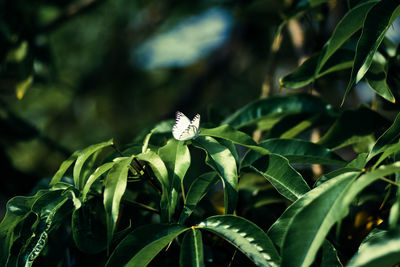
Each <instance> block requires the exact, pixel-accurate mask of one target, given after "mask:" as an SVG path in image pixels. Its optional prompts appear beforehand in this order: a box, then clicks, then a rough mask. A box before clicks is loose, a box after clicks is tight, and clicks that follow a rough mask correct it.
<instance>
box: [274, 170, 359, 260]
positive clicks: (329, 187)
mask: <svg viewBox="0 0 400 267" xmlns="http://www.w3.org/2000/svg"><path fill="white" fill-rule="evenodd" d="M357 175H358V172H349V173H345V174H342V175H339V176H337V177H335V178H332V179H330V180H329V181H327V182H325V183H323V184H321V185H320V186H318V187H316V188H314V189H313V190H311V191H309V192H308V193H306V194H304V195H303V197H301V198H299V199H298V200H297V201H295V202H294V203H293V204H292V205H291V206H290V207H289V208H287V209H286V210H285V212H284V213H283V214H282V215H281V216H280V217H279V219H278V220H277V221H276V222H275V223H274V224H273V225H272V226H271V228H270V229H269V230H268V235H269V236H270V237H271V239H272V241H274V243H275V244H276V245H277V246H278V247H280V248H281V249H282V248H283V246H284V242H287V241H285V240H286V235H287V234H288V231H289V229H290V228H291V225H292V224H297V225H298V226H300V224H299V223H298V222H297V220H295V218H296V217H297V216H299V214H300V213H301V212H302V210H303V209H305V208H307V207H309V208H308V209H311V208H312V207H314V205H311V204H312V203H313V202H315V203H318V202H319V201H334V197H335V198H336V197H337V195H340V194H341V191H343V190H344V189H345V188H346V187H347V185H348V184H349V183H351V182H352V181H353V180H354V179H355V177H356V176H357ZM325 195H328V196H330V197H329V198H326V197H324V196H325ZM320 205H321V204H320ZM318 207H319V208H318V209H314V210H315V211H316V212H317V213H318V212H319V211H317V210H319V209H320V208H321V211H320V212H321V214H318V216H322V214H324V215H326V213H327V211H326V210H323V209H328V210H329V208H331V206H329V205H328V206H318ZM316 215H317V214H316ZM302 218H303V220H304V219H305V218H304V217H302ZM312 218H313V220H312V222H313V224H315V223H317V220H314V215H313V216H312ZM334 221H335V220H334ZM330 223H332V220H331V221H330ZM333 223H334V222H333ZM306 225H308V223H307V224H306ZM310 227H311V226H310ZM324 230H329V229H326V227H325V229H324ZM302 232H303V231H302ZM307 233H308V234H309V235H310V236H312V237H313V235H314V234H317V233H316V232H314V231H313V232H307ZM299 234H300V232H299ZM291 238H293V237H291ZM299 241H300V240H298V241H296V242H299ZM286 245H289V244H288V243H287V244H286ZM301 247H302V248H300V247H297V249H298V253H299V256H300V250H301V252H303V253H306V252H307V251H308V249H309V247H308V246H304V245H302V246H301ZM293 249H296V247H293ZM289 252H291V251H290V250H289ZM313 252H314V253H315V251H313ZM300 257H302V256H300ZM296 259H298V258H296ZM287 260H289V259H287ZM299 260H300V259H299ZM299 262H300V261H299Z"/></svg>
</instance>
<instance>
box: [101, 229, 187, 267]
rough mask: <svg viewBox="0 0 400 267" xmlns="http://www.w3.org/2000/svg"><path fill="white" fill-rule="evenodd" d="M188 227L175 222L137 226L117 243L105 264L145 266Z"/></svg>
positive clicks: (111, 265) (109, 265) (111, 266)
mask: <svg viewBox="0 0 400 267" xmlns="http://www.w3.org/2000/svg"><path fill="white" fill-rule="evenodd" d="M188 229H189V228H186V227H183V226H181V225H177V224H148V225H143V226H139V227H138V228H136V229H135V230H133V232H131V233H130V234H128V236H127V237H125V238H124V239H123V240H122V241H121V243H119V244H118V246H117V247H116V248H115V250H114V251H113V253H112V254H111V256H110V258H109V260H108V261H107V264H106V266H108V267H113V266H132V267H134V266H147V264H149V263H150V261H151V260H152V259H153V258H154V257H155V256H156V255H157V254H158V253H159V252H160V251H161V249H163V248H164V247H165V246H166V245H167V244H168V243H170V242H171V241H172V240H174V238H176V237H177V236H179V235H180V234H181V233H183V232H185V231H186V230H188Z"/></svg>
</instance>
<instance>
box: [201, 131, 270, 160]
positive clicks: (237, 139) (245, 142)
mask: <svg viewBox="0 0 400 267" xmlns="http://www.w3.org/2000/svg"><path fill="white" fill-rule="evenodd" d="M200 135H201V136H212V137H217V138H222V139H226V140H229V141H232V142H233V143H235V144H238V145H242V146H245V147H248V148H250V149H252V150H254V151H257V152H259V153H261V154H268V150H266V149H264V148H262V147H259V146H258V145H257V143H256V142H254V140H253V139H252V138H251V137H250V136H248V135H247V134H245V133H243V132H240V131H238V130H235V129H234V128H232V126H230V125H227V124H226V125H222V126H219V127H216V128H212V129H205V128H202V129H201V132H200Z"/></svg>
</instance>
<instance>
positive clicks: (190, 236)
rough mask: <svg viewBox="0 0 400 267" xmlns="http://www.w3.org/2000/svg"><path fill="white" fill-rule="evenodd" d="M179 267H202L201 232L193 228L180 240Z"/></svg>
mask: <svg viewBox="0 0 400 267" xmlns="http://www.w3.org/2000/svg"><path fill="white" fill-rule="evenodd" d="M179 266H180V267H192V266H193V267H202V266H205V264H204V255H203V241H202V239H201V232H200V231H199V230H197V229H195V228H192V229H191V230H189V231H187V232H186V234H185V236H184V237H183V240H182V245H181V253H180V257H179Z"/></svg>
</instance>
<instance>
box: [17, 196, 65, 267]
mask: <svg viewBox="0 0 400 267" xmlns="http://www.w3.org/2000/svg"><path fill="white" fill-rule="evenodd" d="M67 200H68V197H67V196H66V195H65V194H62V191H61V190H57V191H47V192H46V193H45V194H43V195H42V196H40V197H39V198H38V199H37V200H36V201H35V203H34V204H33V205H32V208H31V210H32V212H34V213H35V214H36V215H37V223H35V224H34V225H33V226H32V232H33V233H32V235H31V237H30V238H29V239H28V240H27V242H26V243H25V246H24V247H23V248H22V250H21V251H20V255H19V264H23V265H24V266H31V265H32V264H33V262H34V261H35V259H36V258H37V257H38V256H39V255H40V253H41V252H42V250H43V248H44V247H45V245H46V243H47V239H48V237H49V232H50V230H51V228H52V226H53V222H54V217H55V215H56V213H57V211H58V210H59V209H60V208H61V207H62V206H63V205H64V204H65V203H66V202H67Z"/></svg>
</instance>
